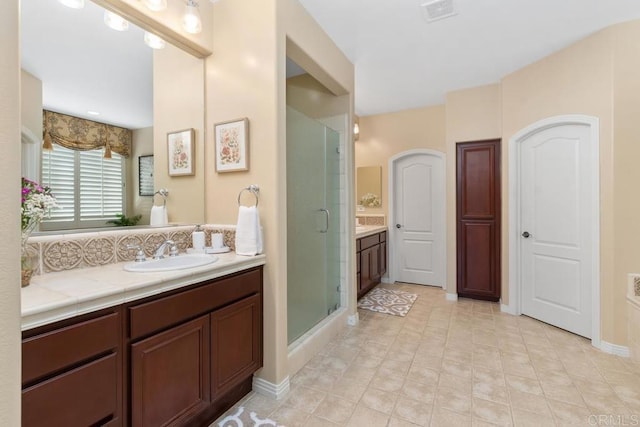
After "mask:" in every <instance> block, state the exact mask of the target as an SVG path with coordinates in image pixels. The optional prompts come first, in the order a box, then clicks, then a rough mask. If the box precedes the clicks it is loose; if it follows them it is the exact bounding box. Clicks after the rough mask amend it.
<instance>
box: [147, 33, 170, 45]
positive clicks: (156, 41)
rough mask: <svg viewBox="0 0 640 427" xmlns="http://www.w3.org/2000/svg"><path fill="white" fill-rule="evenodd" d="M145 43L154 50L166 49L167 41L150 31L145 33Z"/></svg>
mask: <svg viewBox="0 0 640 427" xmlns="http://www.w3.org/2000/svg"><path fill="white" fill-rule="evenodd" d="M144 42H145V43H146V44H147V46H149V47H150V48H152V49H164V46H165V44H166V43H165V41H164V40H162V39H161V38H160V37H158V36H156V35H155V34H151V33H150V32H148V31H145V32H144Z"/></svg>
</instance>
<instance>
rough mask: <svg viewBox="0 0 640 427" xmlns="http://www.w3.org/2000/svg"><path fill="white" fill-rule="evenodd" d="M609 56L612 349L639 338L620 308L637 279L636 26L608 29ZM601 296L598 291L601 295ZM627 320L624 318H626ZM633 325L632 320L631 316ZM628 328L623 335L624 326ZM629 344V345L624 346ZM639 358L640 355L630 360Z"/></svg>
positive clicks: (639, 330) (639, 328)
mask: <svg viewBox="0 0 640 427" xmlns="http://www.w3.org/2000/svg"><path fill="white" fill-rule="evenodd" d="M614 30H615V31H614V33H613V39H614V43H615V45H614V51H613V64H614V68H613V70H614V75H613V123H614V127H613V135H614V147H613V152H614V157H613V182H614V188H613V193H614V204H613V211H614V214H613V224H614V236H615V237H614V243H613V248H614V251H615V255H614V256H615V258H614V273H613V286H612V288H611V289H612V290H613V292H614V294H613V307H612V309H613V311H614V313H615V316H614V320H613V333H614V335H613V338H610V339H611V341H610V342H613V343H624V341H625V338H626V337H627V336H634V337H638V336H640V323H639V322H627V321H626V319H625V317H624V315H625V310H624V309H623V308H622V307H628V309H629V310H631V307H630V306H629V304H627V303H626V301H625V294H626V287H625V286H626V283H627V274H628V273H640V245H638V238H640V220H639V219H638V213H639V212H640V197H638V184H639V183H640V167H638V159H640V141H639V140H638V119H639V118H640V102H639V100H640V77H639V74H638V70H640V43H639V42H638V41H639V40H640V21H633V22H629V23H625V24H621V25H618V26H616V27H615V28H614ZM604 292H605V290H604V289H603V293H604ZM629 314H630V313H629ZM636 319H637V315H636ZM626 325H628V326H629V331H628V334H626V335H625V326H626ZM629 344H631V343H629ZM635 356H636V357H638V358H640V354H636V355H635Z"/></svg>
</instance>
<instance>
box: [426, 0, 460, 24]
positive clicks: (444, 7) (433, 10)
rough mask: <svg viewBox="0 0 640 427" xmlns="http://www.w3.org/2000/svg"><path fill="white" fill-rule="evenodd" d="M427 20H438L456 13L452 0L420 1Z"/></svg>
mask: <svg viewBox="0 0 640 427" xmlns="http://www.w3.org/2000/svg"><path fill="white" fill-rule="evenodd" d="M422 8H423V9H424V12H425V15H426V19H427V22H433V21H438V20H440V19H444V18H449V17H450V16H454V15H456V14H457V13H458V12H456V9H455V7H454V5H453V0H434V1H428V2H426V3H422Z"/></svg>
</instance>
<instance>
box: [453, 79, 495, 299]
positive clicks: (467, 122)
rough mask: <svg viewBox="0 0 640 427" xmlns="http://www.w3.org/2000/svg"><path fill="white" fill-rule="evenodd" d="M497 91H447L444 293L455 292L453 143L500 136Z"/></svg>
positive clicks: (454, 146)
mask: <svg viewBox="0 0 640 427" xmlns="http://www.w3.org/2000/svg"><path fill="white" fill-rule="evenodd" d="M500 95H501V92H500V85H498V84H495V85H487V86H480V87H476V88H471V89H464V90H459V91H455V92H449V93H448V94H447V99H446V134H447V136H446V140H447V150H446V151H447V293H450V294H455V293H457V289H456V288H457V282H456V277H457V274H456V143H458V142H465V141H479V140H483V139H492V138H499V137H500V135H501V134H502V129H501V98H500ZM503 145H504V144H503Z"/></svg>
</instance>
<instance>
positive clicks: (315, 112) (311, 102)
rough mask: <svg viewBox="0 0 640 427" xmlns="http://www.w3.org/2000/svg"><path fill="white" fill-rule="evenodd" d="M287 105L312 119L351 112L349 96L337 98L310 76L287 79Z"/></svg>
mask: <svg viewBox="0 0 640 427" xmlns="http://www.w3.org/2000/svg"><path fill="white" fill-rule="evenodd" d="M287 105H289V106H291V107H293V108H294V109H296V110H298V111H300V112H301V113H303V114H304V115H305V116H307V117H311V118H312V119H323V118H327V117H333V116H337V115H339V114H345V113H346V112H348V111H349V96H348V95H342V96H336V95H335V94H333V93H332V92H331V91H329V89H327V88H326V87H325V86H324V85H323V84H322V83H320V82H319V81H318V80H316V79H314V78H313V77H312V76H310V75H309V74H303V75H301V76H296V77H292V78H290V79H287Z"/></svg>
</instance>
